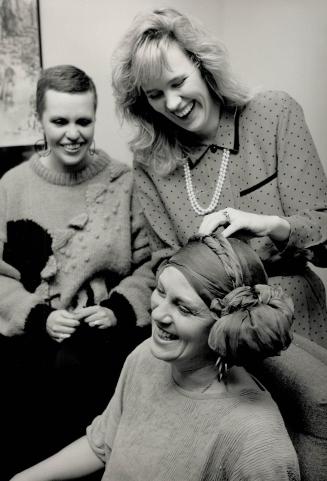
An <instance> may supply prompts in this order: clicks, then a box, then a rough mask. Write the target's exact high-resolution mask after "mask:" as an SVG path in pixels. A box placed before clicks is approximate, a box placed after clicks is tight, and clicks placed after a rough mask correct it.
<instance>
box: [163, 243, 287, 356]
mask: <svg viewBox="0 0 327 481" xmlns="http://www.w3.org/2000/svg"><path fill="white" fill-rule="evenodd" d="M168 266H172V267H175V268H176V269H178V270H179V271H180V272H181V273H182V274H183V275H184V276H185V277H186V279H187V280H188V282H189V283H190V284H191V286H192V287H193V288H194V290H195V291H196V292H197V293H198V295H199V296H200V297H201V299H202V300H203V301H204V302H205V304H206V305H207V306H208V307H209V309H210V310H211V312H212V315H213V318H214V319H216V321H215V322H214V324H213V326H212V328H211V331H210V334H209V339H208V344H209V346H210V348H211V349H212V350H213V351H215V352H217V353H218V355H219V356H221V357H222V358H223V359H224V360H225V361H226V362H227V363H228V364H229V365H233V364H236V365H243V364H246V363H248V362H251V361H254V360H256V359H258V358H260V359H263V358H265V357H268V356H274V355H276V354H279V352H280V351H281V350H283V349H286V348H287V347H288V345H289V344H290V342H291V335H290V332H289V330H290V327H291V324H292V321H293V303H292V301H291V299H290V298H289V297H288V296H286V295H285V294H284V293H283V291H282V289H281V288H276V287H271V286H269V285H267V281H268V279H267V274H266V272H265V270H264V267H263V264H262V262H261V260H260V258H259V257H258V255H257V254H256V253H255V252H254V251H253V249H252V248H251V247H250V246H249V245H248V244H247V243H245V242H243V241H241V240H240V239H236V238H230V239H226V238H224V237H223V236H221V235H219V234H215V235H211V236H201V235H197V236H194V237H192V238H191V239H190V240H189V241H188V243H187V244H186V245H185V246H184V247H182V248H181V249H180V250H179V251H178V252H177V253H176V254H174V255H173V256H172V257H171V258H170V259H169V260H168V261H166V263H165V264H164V265H162V266H161V267H160V268H159V273H160V272H161V271H162V269H164V268H165V267H168Z"/></svg>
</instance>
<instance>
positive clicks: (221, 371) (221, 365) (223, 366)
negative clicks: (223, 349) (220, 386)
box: [215, 356, 228, 382]
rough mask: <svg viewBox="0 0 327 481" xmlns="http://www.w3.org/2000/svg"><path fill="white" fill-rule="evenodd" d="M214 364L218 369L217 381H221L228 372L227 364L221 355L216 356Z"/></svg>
mask: <svg viewBox="0 0 327 481" xmlns="http://www.w3.org/2000/svg"><path fill="white" fill-rule="evenodd" d="M215 366H216V368H217V371H218V372H217V379H218V382H221V381H222V380H223V379H224V378H225V377H226V374H227V372H228V364H227V362H226V360H225V359H224V358H223V357H221V356H218V358H217V361H216V364H215Z"/></svg>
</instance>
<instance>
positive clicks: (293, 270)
mask: <svg viewBox="0 0 327 481" xmlns="http://www.w3.org/2000/svg"><path fill="white" fill-rule="evenodd" d="M214 145H215V147H212V146H208V145H206V146H205V145H203V146H199V147H197V148H196V149H194V151H193V152H192V154H191V155H190V157H189V165H190V168H191V176H192V182H193V187H194V192H195V196H196V198H197V200H198V202H199V203H200V205H201V206H203V207H207V206H208V205H209V203H210V201H211V199H212V195H213V192H214V189H215V185H216V181H217V176H218V172H219V168H220V164H221V159H222V150H223V148H228V149H230V152H231V153H230V161H229V166H228V172H227V176H226V179H225V182H224V186H223V189H222V193H221V196H220V200H219V204H218V206H217V208H216V210H220V209H223V208H225V207H234V208H237V209H241V210H244V211H248V212H255V213H258V214H269V215H279V216H283V217H285V218H286V219H287V220H288V222H289V223H290V226H291V233H290V237H289V240H288V243H287V245H283V246H281V245H276V244H275V243H274V242H272V241H271V240H270V239H269V238H268V237H261V238H256V239H253V240H252V241H251V243H252V246H253V248H254V249H255V250H256V251H257V252H258V254H259V255H260V257H261V259H262V260H263V261H264V262H267V263H268V265H270V264H272V265H273V266H275V268H274V276H272V277H271V278H270V283H272V284H280V285H281V286H282V287H283V288H284V289H285V291H286V292H287V293H288V294H289V295H291V297H292V298H293V301H294V304H295V321H294V330H295V331H296V332H298V333H299V334H302V335H304V336H306V337H308V338H310V339H312V340H314V341H316V342H317V343H319V344H321V345H323V346H325V347H327V314H326V294H325V290H324V286H323V283H322V282H321V281H320V279H319V277H318V276H317V275H316V274H314V273H313V272H312V270H310V269H309V268H308V267H305V266H304V263H303V262H300V260H299V259H301V258H303V256H304V255H311V251H307V249H308V247H310V246H313V245H317V244H321V243H322V242H326V241H327V212H326V211H327V181H326V177H325V175H324V172H323V169H322V166H321V164H320V160H319V157H318V154H317V151H316V149H315V146H314V144H313V141H312V138H311V135H310V132H309V130H308V128H307V125H306V123H305V119H304V115H303V112H302V109H301V107H300V106H299V105H298V104H297V102H296V101H295V100H294V99H293V98H292V97H290V96H289V95H288V94H286V93H284V92H278V91H268V92H263V93H260V94H258V95H257V96H256V97H255V98H253V99H252V100H251V101H250V102H249V104H247V106H246V107H244V108H243V109H242V110H240V111H239V110H237V109H235V108H233V109H230V108H229V109H225V110H223V111H222V114H221V118H220V123H219V128H218V133H217V136H216V139H215V142H214ZM217 146H218V148H217ZM135 179H136V184H137V187H138V193H139V198H140V201H141V204H142V207H143V210H144V213H145V215H146V217H147V219H148V221H149V223H150V225H151V227H152V230H151V239H152V249H153V250H154V251H156V250H159V249H162V248H167V247H173V248H175V247H177V246H178V245H182V244H184V243H185V242H186V240H187V239H188V237H190V236H191V235H193V234H195V233H196V232H197V230H198V228H199V226H200V223H201V221H202V217H201V216H198V215H197V214H196V213H195V212H194V211H193V209H192V207H191V204H190V201H189V199H188V195H187V192H186V185H185V179H184V172H183V167H182V166H179V167H178V168H177V169H176V170H175V171H174V172H172V173H171V174H169V175H168V176H161V175H160V174H157V173H155V172H153V171H152V170H151V169H150V168H145V167H141V166H136V168H135ZM302 254H303V255H302ZM316 261H317V262H318V264H319V259H316Z"/></svg>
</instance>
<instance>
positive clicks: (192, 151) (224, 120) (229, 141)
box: [187, 106, 241, 168]
mask: <svg viewBox="0 0 327 481" xmlns="http://www.w3.org/2000/svg"><path fill="white" fill-rule="evenodd" d="M240 112H241V108H240V107H228V106H222V107H221V115H220V119H219V124H218V129H217V134H216V137H215V139H214V141H213V142H212V143H210V144H208V143H201V144H197V145H194V146H192V147H189V148H188V154H187V158H188V160H189V161H190V167H191V168H192V167H194V166H195V165H196V164H197V163H198V162H199V161H200V160H201V159H202V157H203V156H204V155H205V154H206V153H207V151H208V149H210V150H211V151H212V152H216V150H217V149H220V150H223V149H228V150H230V151H231V153H233V154H236V153H237V152H238V151H239V133H238V123H239V122H238V121H239V115H240Z"/></svg>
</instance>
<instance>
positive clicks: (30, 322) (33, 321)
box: [25, 304, 55, 334]
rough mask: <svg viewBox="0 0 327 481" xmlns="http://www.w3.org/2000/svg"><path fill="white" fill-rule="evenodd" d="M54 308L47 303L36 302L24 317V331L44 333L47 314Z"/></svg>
mask: <svg viewBox="0 0 327 481" xmlns="http://www.w3.org/2000/svg"><path fill="white" fill-rule="evenodd" d="M54 310H55V309H53V308H52V307H50V306H48V305H47V304H37V305H36V306H34V307H32V309H31V310H30V313H29V315H28V316H27V319H26V323H25V332H26V333H32V334H33V333H35V334H36V333H40V334H41V333H45V332H46V323H47V319H48V316H49V314H51V312H53V311H54Z"/></svg>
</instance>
